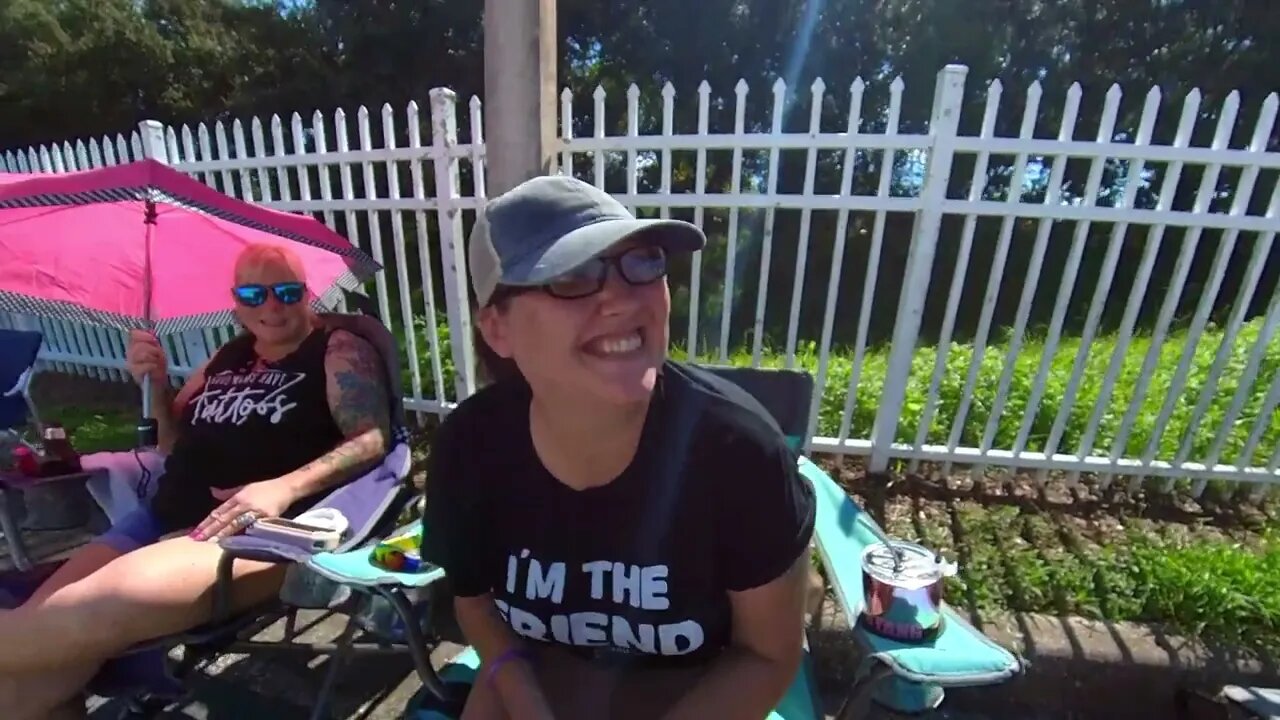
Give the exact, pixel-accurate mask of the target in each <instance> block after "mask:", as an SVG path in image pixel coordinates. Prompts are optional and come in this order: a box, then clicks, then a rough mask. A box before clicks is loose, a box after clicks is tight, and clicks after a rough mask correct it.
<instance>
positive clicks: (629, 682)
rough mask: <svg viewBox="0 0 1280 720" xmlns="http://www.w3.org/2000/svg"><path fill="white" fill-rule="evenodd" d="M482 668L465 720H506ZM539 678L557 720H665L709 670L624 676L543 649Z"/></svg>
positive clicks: (622, 672) (624, 673) (647, 671)
mask: <svg viewBox="0 0 1280 720" xmlns="http://www.w3.org/2000/svg"><path fill="white" fill-rule="evenodd" d="M484 672H485V668H484V667H483V666H482V667H481V668H480V673H479V674H478V675H477V679H476V684H475V685H474V686H473V687H472V689H471V693H470V695H468V696H467V706H466V708H465V710H464V711H463V713H462V720H507V718H508V714H507V712H506V709H505V708H504V707H503V706H502V702H501V700H500V699H499V698H498V696H497V693H495V692H494V691H493V690H491V689H490V687H489V685H488V683H485V682H484V681H483V678H484ZM534 672H535V674H536V675H537V677H538V684H539V686H541V688H542V692H543V694H544V695H545V696H546V698H547V703H548V704H549V705H550V706H551V708H552V711H553V713H554V714H555V717H556V719H557V720H588V719H590V720H598V719H599V718H610V719H611V720H631V719H635V720H641V719H643V720H652V718H655V717H662V715H663V714H664V713H666V711H667V710H669V709H670V708H671V707H672V706H673V705H675V704H676V702H677V701H679V699H680V698H681V697H683V696H684V694H685V693H687V692H688V691H689V690H690V688H692V687H693V685H694V683H696V682H697V681H698V679H699V678H700V677H702V675H703V673H705V672H706V668H704V667H691V668H671V669H661V670H654V669H644V670H624V669H621V668H608V667H598V666H595V665H592V664H591V663H589V662H587V661H585V660H583V659H581V658H579V657H577V656H575V655H573V654H571V653H569V652H567V651H565V650H562V649H559V648H543V649H541V650H540V651H539V653H538V659H537V663H536V665H535V668H534Z"/></svg>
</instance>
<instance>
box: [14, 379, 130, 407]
mask: <svg viewBox="0 0 1280 720" xmlns="http://www.w3.org/2000/svg"><path fill="white" fill-rule="evenodd" d="M31 399H32V400H34V401H35V404H36V409H37V410H40V409H42V408H58V407H63V406H67V405H74V406H79V407H86V408H92V409H95V410H97V409H102V410H108V409H128V408H140V407H142V393H141V391H140V390H139V389H138V386H137V385H135V384H133V383H132V382H124V381H121V380H110V379H102V378H98V377H91V376H87V375H75V374H72V373H60V372H53V371H52V370H46V371H44V372H41V373H38V374H36V376H35V379H33V380H32V381H31Z"/></svg>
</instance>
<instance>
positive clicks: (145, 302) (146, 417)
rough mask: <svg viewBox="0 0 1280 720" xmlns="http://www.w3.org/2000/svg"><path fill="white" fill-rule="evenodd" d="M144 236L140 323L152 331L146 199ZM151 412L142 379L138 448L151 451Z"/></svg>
mask: <svg viewBox="0 0 1280 720" xmlns="http://www.w3.org/2000/svg"><path fill="white" fill-rule="evenodd" d="M145 203H146V216H145V218H144V219H143V223H144V224H145V225H146V235H145V238H144V240H143V243H144V244H143V260H142V321H143V325H144V326H145V327H146V329H148V330H150V329H152V327H153V326H152V323H151V231H152V229H153V228H155V225H156V204H155V201H153V200H151V199H149V198H148V199H147V200H146V201H145ZM153 415H154V413H152V411H151V378H143V379H142V417H141V419H139V420H138V448H139V449H151V448H154V447H156V445H158V444H159V442H160V425H159V423H158V422H156V419H155V417H153Z"/></svg>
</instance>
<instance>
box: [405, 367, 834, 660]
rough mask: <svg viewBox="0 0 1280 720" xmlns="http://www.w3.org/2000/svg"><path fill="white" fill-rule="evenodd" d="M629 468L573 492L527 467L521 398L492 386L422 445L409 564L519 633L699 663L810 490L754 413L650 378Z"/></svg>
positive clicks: (799, 514)
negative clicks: (423, 495) (446, 582)
mask: <svg viewBox="0 0 1280 720" xmlns="http://www.w3.org/2000/svg"><path fill="white" fill-rule="evenodd" d="M660 378H661V379H660V381H659V384H658V388H657V389H656V391H655V394H654V399H653V401H652V403H651V404H650V409H649V412H648V416H647V417H646V420H645V426H644V430H643V433H642V435H641V439H640V444H639V448H638V450H637V452H636V456H635V459H634V460H633V461H632V463H631V465H630V466H629V467H628V468H627V469H626V470H625V471H623V473H622V474H621V475H619V476H618V477H617V478H615V479H614V480H613V482H611V483H609V484H607V485H604V486H601V487H596V488H590V489H587V490H581V491H579V490H574V489H572V488H570V487H568V486H566V485H564V484H563V483H561V482H559V481H558V480H556V479H555V477H554V476H552V475H551V474H550V473H549V472H548V471H547V470H546V469H545V468H544V467H543V465H542V463H541V462H540V461H539V459H538V456H537V454H536V452H535V450H534V447H533V442H532V439H531V437H530V434H529V403H530V398H531V396H530V390H529V388H528V386H527V385H525V384H524V383H522V382H508V383H500V384H498V385H494V386H491V387H488V388H485V389H484V390H482V391H480V392H478V393H476V394H475V395H473V396H471V397H470V398H468V399H467V400H465V401H464V402H462V403H461V404H460V405H459V406H458V407H457V408H456V409H455V410H454V412H452V413H451V414H450V415H449V416H448V418H447V419H446V420H445V421H444V423H443V424H442V425H441V427H440V428H439V430H438V431H437V433H436V437H435V441H434V445H433V448H432V451H431V457H430V466H429V470H428V475H427V503H426V508H427V510H426V514H425V517H424V522H425V528H424V538H425V539H424V546H423V553H424V556H425V557H426V558H427V559H429V560H431V561H433V562H435V563H437V564H439V565H441V566H442V567H443V568H444V569H445V571H446V572H447V573H448V576H449V577H450V579H451V581H452V584H453V587H454V591H455V592H456V593H457V594H458V595H461V596H476V595H482V594H484V593H490V592H491V593H492V594H493V596H494V600H495V603H496V604H497V606H498V609H499V611H500V612H501V614H502V615H503V616H504V617H505V618H506V619H507V621H508V622H509V623H510V624H511V626H512V628H513V629H514V630H515V631H516V632H517V633H518V634H520V635H523V636H525V637H527V638H530V639H533V640H542V641H547V642H553V643H557V644H561V645H566V646H571V647H575V648H579V649H585V650H584V652H592V653H596V652H599V648H605V649H606V650H608V651H610V652H618V653H622V654H641V655H645V656H652V657H649V658H648V660H649V661H650V662H658V663H659V664H661V663H664V662H669V663H672V664H674V663H677V662H680V663H684V662H704V661H706V660H708V659H710V658H711V657H713V656H714V655H715V654H716V653H717V652H719V650H720V649H722V648H723V647H724V646H725V645H727V644H728V642H729V638H730V608H729V599H728V595H727V594H726V591H730V590H732V591H741V590H747V589H750V588H754V587H759V586H761V585H763V584H765V583H767V582H769V581H770V580H773V579H775V578H777V577H778V576H780V575H781V574H783V573H784V572H785V571H786V570H787V569H788V568H789V567H790V566H791V564H792V563H793V562H794V561H795V560H796V558H797V557H799V556H800V554H801V553H802V552H805V551H806V549H807V547H808V544H809V539H810V536H811V534H812V531H813V521H814V497H813V490H812V488H811V487H810V486H809V485H808V483H807V482H806V481H805V480H804V479H803V478H802V477H801V476H800V474H799V472H798V470H797V467H796V461H797V459H796V455H795V453H794V452H793V451H792V450H791V449H790V448H789V447H788V446H787V444H786V441H785V439H784V437H783V435H782V433H781V431H780V430H779V429H778V427H777V425H776V423H775V422H774V421H773V419H772V417H771V416H770V415H769V414H768V412H767V411H766V410H765V409H764V408H763V407H761V406H760V404H759V403H758V402H757V401H756V400H755V399H754V398H753V397H751V396H750V395H749V394H747V393H746V392H745V391H744V390H742V389H741V388H739V387H738V386H737V385H734V384H733V383H731V382H729V381H727V380H724V379H722V378H719V377H717V376H715V375H713V374H711V373H709V372H707V371H705V370H702V369H699V368H696V367H691V366H688V365H684V364H681V363H676V362H668V363H666V365H665V366H664V368H663V371H662V373H661V376H660Z"/></svg>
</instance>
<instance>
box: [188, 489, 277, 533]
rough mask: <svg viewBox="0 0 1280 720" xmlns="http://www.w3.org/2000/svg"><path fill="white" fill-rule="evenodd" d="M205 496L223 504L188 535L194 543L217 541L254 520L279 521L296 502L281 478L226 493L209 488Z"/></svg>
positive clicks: (238, 531) (246, 526) (247, 525)
mask: <svg viewBox="0 0 1280 720" xmlns="http://www.w3.org/2000/svg"><path fill="white" fill-rule="evenodd" d="M209 493H210V494H212V495H213V496H214V497H215V498H217V499H218V500H222V501H223V503H222V504H221V505H219V506H218V507H216V508H214V510H213V512H211V513H209V517H207V518H205V519H204V520H203V521H202V522H201V523H200V524H199V525H197V526H196V529H195V530H193V531H191V537H192V538H193V539H196V540H221V539H222V538H224V537H230V536H232V535H235V534H237V533H241V532H244V530H245V529H246V528H248V527H249V526H250V525H251V524H253V521H254V520H258V519H260V518H268V517H280V515H281V514H283V513H284V511H285V510H287V509H288V508H289V506H290V505H292V504H293V503H294V501H295V500H297V498H296V497H294V495H295V493H294V492H293V489H292V487H291V486H290V485H289V484H288V483H287V482H285V481H284V479H283V478H276V479H274V480H263V481H261V482H256V483H249V484H248V485H241V486H240V487H236V488H229V489H226V490H223V489H220V488H210V489H209Z"/></svg>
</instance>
